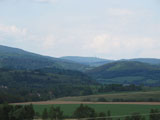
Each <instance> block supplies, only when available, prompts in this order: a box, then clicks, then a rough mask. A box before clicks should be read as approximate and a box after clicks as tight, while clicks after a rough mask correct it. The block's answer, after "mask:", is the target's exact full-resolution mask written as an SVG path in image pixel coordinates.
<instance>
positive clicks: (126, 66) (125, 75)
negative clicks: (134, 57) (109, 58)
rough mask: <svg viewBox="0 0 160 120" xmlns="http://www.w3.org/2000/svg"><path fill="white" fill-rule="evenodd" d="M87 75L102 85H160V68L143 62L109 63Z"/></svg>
mask: <svg viewBox="0 0 160 120" xmlns="http://www.w3.org/2000/svg"><path fill="white" fill-rule="evenodd" d="M86 73H87V74H88V75H89V76H92V78H94V79H96V80H97V81H99V82H100V83H107V84H114V83H119V84H136V85H146V86H159V85H160V79H159V78H160V66H159V65H151V64H147V63H141V62H131V61H127V62H126V61H120V62H114V63H109V64H106V65H103V66H100V67H97V68H94V69H92V70H89V71H87V72H86Z"/></svg>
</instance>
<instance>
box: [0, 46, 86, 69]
mask: <svg viewBox="0 0 160 120" xmlns="http://www.w3.org/2000/svg"><path fill="white" fill-rule="evenodd" d="M3 67H5V68H14V69H38V68H44V67H55V68H61V69H70V70H80V71H81V70H82V71H83V70H85V69H86V68H87V67H88V66H86V65H81V64H79V63H75V62H72V61H66V60H61V59H58V58H53V57H48V56H42V55H38V54H34V53H31V52H27V51H24V50H21V49H18V48H11V47H7V46H2V45H0V68H3Z"/></svg>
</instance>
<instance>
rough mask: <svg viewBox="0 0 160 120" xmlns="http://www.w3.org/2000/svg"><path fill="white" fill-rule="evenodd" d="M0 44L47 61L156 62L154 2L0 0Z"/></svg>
mask: <svg viewBox="0 0 160 120" xmlns="http://www.w3.org/2000/svg"><path fill="white" fill-rule="evenodd" d="M0 44H1V45H7V46H12V47H18V48H22V49H24V50H27V51H31V52H35V53H39V54H43V55H49V56H53V57H60V56H96V57H102V58H107V59H122V58H140V57H141V58H142V57H143V58H144V57H149V58H160V54H159V52H160V1H159V0H0Z"/></svg>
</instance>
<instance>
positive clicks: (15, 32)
mask: <svg viewBox="0 0 160 120" xmlns="http://www.w3.org/2000/svg"><path fill="white" fill-rule="evenodd" d="M0 33H2V34H5V35H12V36H25V35H26V34H27V29H25V28H18V27H17V26H15V25H11V26H7V25H3V24H0Z"/></svg>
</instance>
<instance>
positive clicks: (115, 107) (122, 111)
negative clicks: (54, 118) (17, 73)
mask: <svg viewBox="0 0 160 120" xmlns="http://www.w3.org/2000/svg"><path fill="white" fill-rule="evenodd" d="M86 105H88V106H90V107H92V108H94V109H95V110H96V111H97V112H105V113H107V111H108V110H110V111H111V113H112V115H113V116H118V115H129V114H131V113H134V112H139V113H141V114H147V113H149V112H150V109H152V108H157V109H159V110H160V104H159V105H138V104H86ZM50 106H51V105H34V109H35V111H36V112H39V113H40V114H41V113H42V111H43V109H44V108H48V109H49V108H50ZM54 106H60V107H61V109H62V110H63V111H64V115H65V116H72V114H73V112H74V110H75V109H76V108H77V107H78V106H79V104H55V105H54Z"/></svg>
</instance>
